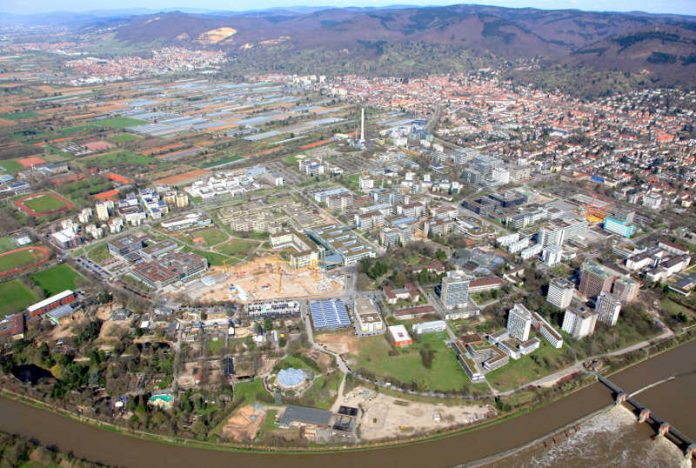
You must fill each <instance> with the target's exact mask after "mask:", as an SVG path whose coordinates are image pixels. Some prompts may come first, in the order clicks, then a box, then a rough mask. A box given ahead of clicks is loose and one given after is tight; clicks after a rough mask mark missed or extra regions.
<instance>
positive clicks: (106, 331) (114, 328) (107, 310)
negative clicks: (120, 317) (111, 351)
mask: <svg viewBox="0 0 696 468" xmlns="http://www.w3.org/2000/svg"><path fill="white" fill-rule="evenodd" d="M119 308H121V306H120V304H116V303H110V304H106V305H102V306H100V307H99V308H98V309H97V313H96V315H97V318H98V319H99V320H102V321H103V322H102V326H101V330H99V338H97V342H98V343H99V344H102V345H105V344H114V343H115V342H117V341H119V340H120V339H121V338H122V337H123V335H124V334H125V333H126V332H127V331H128V327H129V326H130V325H129V324H130V320H124V321H114V320H111V313H112V312H113V311H115V310H117V309H119Z"/></svg>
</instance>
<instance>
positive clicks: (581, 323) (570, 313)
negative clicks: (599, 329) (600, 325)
mask: <svg viewBox="0 0 696 468" xmlns="http://www.w3.org/2000/svg"><path fill="white" fill-rule="evenodd" d="M596 324H597V314H596V313H595V312H594V311H592V310H590V309H588V308H587V307H585V306H584V305H580V304H577V305H576V304H573V305H572V306H571V307H569V308H567V309H566V312H565V315H564V316H563V326H562V327H561V329H562V330H563V331H564V332H566V333H569V334H570V335H571V336H572V337H573V338H575V339H576V340H579V339H581V338H584V337H586V336H590V335H592V334H593V333H594V329H595V325H596Z"/></svg>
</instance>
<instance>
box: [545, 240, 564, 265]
mask: <svg viewBox="0 0 696 468" xmlns="http://www.w3.org/2000/svg"><path fill="white" fill-rule="evenodd" d="M541 260H542V261H543V262H544V264H545V265H546V266H549V267H552V266H555V265H558V264H559V263H561V260H563V249H562V248H561V247H560V246H559V245H555V244H552V245H549V246H548V247H546V248H545V249H544V251H543V252H542V253H541Z"/></svg>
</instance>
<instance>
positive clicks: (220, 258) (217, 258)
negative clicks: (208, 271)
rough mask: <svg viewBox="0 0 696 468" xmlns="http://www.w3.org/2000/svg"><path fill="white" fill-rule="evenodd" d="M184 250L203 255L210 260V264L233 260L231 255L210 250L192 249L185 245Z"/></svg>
mask: <svg viewBox="0 0 696 468" xmlns="http://www.w3.org/2000/svg"><path fill="white" fill-rule="evenodd" d="M183 250H184V252H191V253H194V254H196V255H200V256H201V257H203V258H205V259H206V260H208V264H209V265H210V266H222V265H224V264H225V262H228V261H230V260H231V259H230V258H229V257H226V256H224V255H220V254H217V253H215V252H208V251H205V250H197V249H192V248H190V247H184V248H183Z"/></svg>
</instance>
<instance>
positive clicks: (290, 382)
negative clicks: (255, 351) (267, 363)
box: [277, 367, 307, 390]
mask: <svg viewBox="0 0 696 468" xmlns="http://www.w3.org/2000/svg"><path fill="white" fill-rule="evenodd" d="M306 380H307V374H305V372H304V371H303V370H302V369H295V368H294V367H290V368H288V369H283V370H281V371H280V372H278V379H277V382H278V386H279V387H280V388H281V389H284V390H295V389H298V388H300V387H302V385H304V383H305V381H306Z"/></svg>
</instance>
